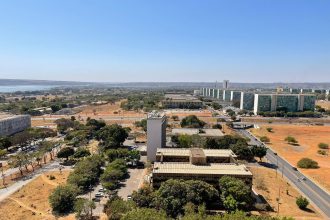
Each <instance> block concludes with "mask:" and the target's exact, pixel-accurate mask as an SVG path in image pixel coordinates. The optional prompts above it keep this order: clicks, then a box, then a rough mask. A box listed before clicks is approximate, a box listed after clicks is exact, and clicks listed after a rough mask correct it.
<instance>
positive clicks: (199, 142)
mask: <svg viewBox="0 0 330 220" xmlns="http://www.w3.org/2000/svg"><path fill="white" fill-rule="evenodd" d="M171 140H172V142H174V143H176V145H177V147H179V148H190V147H203V146H204V144H205V139H204V138H202V137H201V136H199V135H198V134H194V135H187V134H181V135H179V136H176V135H174V136H172V137H171Z"/></svg>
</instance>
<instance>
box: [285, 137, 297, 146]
mask: <svg viewBox="0 0 330 220" xmlns="http://www.w3.org/2000/svg"><path fill="white" fill-rule="evenodd" d="M284 140H285V141H286V142H288V144H292V145H295V144H298V141H297V140H296V138H294V137H292V136H287V137H286V138H285V139H284Z"/></svg>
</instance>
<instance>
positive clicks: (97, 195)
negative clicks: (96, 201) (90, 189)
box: [95, 193, 103, 198]
mask: <svg viewBox="0 0 330 220" xmlns="http://www.w3.org/2000/svg"><path fill="white" fill-rule="evenodd" d="M100 197H103V194H102V193H95V198H100Z"/></svg>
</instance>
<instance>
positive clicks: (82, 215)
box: [74, 198, 96, 220]
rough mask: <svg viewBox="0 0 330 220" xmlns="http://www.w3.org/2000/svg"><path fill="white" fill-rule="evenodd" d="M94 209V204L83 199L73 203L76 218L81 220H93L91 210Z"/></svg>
mask: <svg viewBox="0 0 330 220" xmlns="http://www.w3.org/2000/svg"><path fill="white" fill-rule="evenodd" d="M95 208H96V205H95V203H94V202H93V201H89V200H88V199H85V198H79V199H77V200H76V201H75V203H74V212H75V213H76V218H77V219H81V220H93V216H92V214H93V213H92V210H93V209H95Z"/></svg>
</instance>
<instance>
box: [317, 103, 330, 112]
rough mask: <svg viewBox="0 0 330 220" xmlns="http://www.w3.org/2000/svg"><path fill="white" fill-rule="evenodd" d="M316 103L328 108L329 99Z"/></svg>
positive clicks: (329, 106) (329, 107) (329, 104)
mask: <svg viewBox="0 0 330 220" xmlns="http://www.w3.org/2000/svg"><path fill="white" fill-rule="evenodd" d="M316 105H319V106H321V107H322V108H325V109H328V110H330V101H317V102H316Z"/></svg>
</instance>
